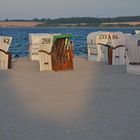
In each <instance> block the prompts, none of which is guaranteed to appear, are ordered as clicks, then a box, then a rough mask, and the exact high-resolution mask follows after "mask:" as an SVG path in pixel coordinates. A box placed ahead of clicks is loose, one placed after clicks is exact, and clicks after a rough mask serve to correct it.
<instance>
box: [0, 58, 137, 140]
mask: <svg viewBox="0 0 140 140" xmlns="http://www.w3.org/2000/svg"><path fill="white" fill-rule="evenodd" d="M139 139H140V76H138V75H131V74H126V66H110V65H105V64H99V63H96V62H91V61H87V60H86V58H74V70H73V71H64V72H53V71H52V72H51V71H44V72H40V71H39V68H38V62H36V61H28V60H16V61H13V67H12V69H10V70H7V71H0V140H139Z"/></svg>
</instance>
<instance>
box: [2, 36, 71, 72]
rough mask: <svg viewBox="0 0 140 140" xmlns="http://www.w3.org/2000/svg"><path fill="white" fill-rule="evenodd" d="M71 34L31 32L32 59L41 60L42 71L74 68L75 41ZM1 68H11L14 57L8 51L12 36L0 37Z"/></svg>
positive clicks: (30, 51) (30, 47)
mask: <svg viewBox="0 0 140 140" xmlns="http://www.w3.org/2000/svg"><path fill="white" fill-rule="evenodd" d="M70 38H71V35H69V34H47V33H46V34H29V42H30V46H29V56H30V60H37V61H38V62H39V69H40V71H44V70H53V71H61V70H72V69H73V43H72V41H71V40H70ZM0 41H1V42H0V69H8V68H11V62H12V57H11V53H10V52H8V48H9V46H10V44H11V41H12V37H1V38H0Z"/></svg>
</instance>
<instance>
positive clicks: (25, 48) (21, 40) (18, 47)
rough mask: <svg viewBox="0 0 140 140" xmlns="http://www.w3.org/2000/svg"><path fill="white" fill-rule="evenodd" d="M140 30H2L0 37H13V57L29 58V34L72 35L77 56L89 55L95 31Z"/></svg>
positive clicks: (123, 29)
mask: <svg viewBox="0 0 140 140" xmlns="http://www.w3.org/2000/svg"><path fill="white" fill-rule="evenodd" d="M136 29H137V30H140V28H78V27H76V28H57V27H55V28H53V27H51V28H48V27H41V28H38V27H32V28H29V27H28V28H23V27H22V28H0V35H3V36H11V37H13V40H12V43H11V45H10V48H9V51H10V52H11V53H12V57H16V56H19V57H27V56H28V55H29V33H52V34H54V33H65V34H72V41H73V43H74V54H75V55H77V56H83V55H84V56H85V55H87V35H88V34H89V33H91V32H95V31H120V32H123V33H132V32H134V31H135V30H136Z"/></svg>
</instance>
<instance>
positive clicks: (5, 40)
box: [0, 36, 12, 52]
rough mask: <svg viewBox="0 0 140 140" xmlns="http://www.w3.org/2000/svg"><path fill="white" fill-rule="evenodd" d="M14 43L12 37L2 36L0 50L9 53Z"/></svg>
mask: <svg viewBox="0 0 140 140" xmlns="http://www.w3.org/2000/svg"><path fill="white" fill-rule="evenodd" d="M11 41H12V37H8V36H0V49H1V50H3V51H5V52H7V51H8V49H9V47H10V44H11Z"/></svg>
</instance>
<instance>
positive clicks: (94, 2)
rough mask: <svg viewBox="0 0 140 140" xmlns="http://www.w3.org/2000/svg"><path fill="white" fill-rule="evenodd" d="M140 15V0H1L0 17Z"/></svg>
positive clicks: (53, 17) (52, 17)
mask: <svg viewBox="0 0 140 140" xmlns="http://www.w3.org/2000/svg"><path fill="white" fill-rule="evenodd" d="M138 15H140V0H1V2H0V19H6V18H8V19H33V18H39V19H41V18H51V19H55V18H60V17H65V18H67V17H99V18H102V17H105V18H106V17H118V16H138Z"/></svg>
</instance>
